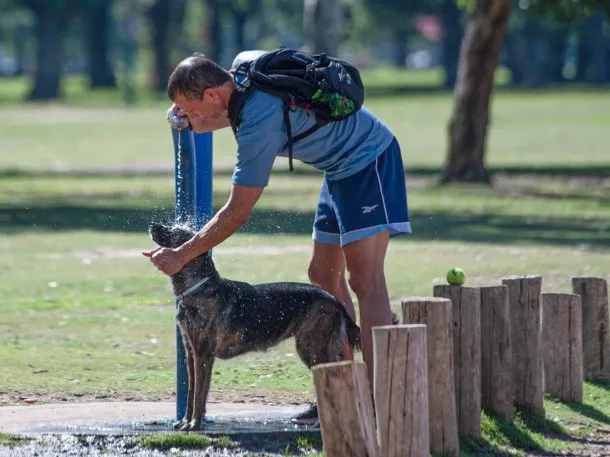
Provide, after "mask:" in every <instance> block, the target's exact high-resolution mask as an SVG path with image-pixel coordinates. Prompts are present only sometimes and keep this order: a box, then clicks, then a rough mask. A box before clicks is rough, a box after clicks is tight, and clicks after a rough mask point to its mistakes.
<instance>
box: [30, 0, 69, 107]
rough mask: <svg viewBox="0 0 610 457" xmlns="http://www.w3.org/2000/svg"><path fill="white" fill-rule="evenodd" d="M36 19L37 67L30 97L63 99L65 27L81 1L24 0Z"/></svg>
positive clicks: (32, 98)
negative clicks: (62, 78) (62, 79)
mask: <svg viewBox="0 0 610 457" xmlns="http://www.w3.org/2000/svg"><path fill="white" fill-rule="evenodd" d="M23 3H24V5H25V6H26V7H28V8H29V9H30V10H31V11H32V13H33V14H34V17H35V19H36V70H35V73H34V84H33V87H32V89H31V91H30V93H29V95H28V98H29V99H30V100H49V99H55V98H60V97H61V96H62V94H61V86H60V84H61V77H62V44H63V38H64V30H65V29H66V24H67V22H68V20H69V19H70V17H71V16H72V15H73V13H74V11H75V10H76V8H77V7H78V0H25V1H24V2H23Z"/></svg>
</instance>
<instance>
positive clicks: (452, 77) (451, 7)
mask: <svg viewBox="0 0 610 457" xmlns="http://www.w3.org/2000/svg"><path fill="white" fill-rule="evenodd" d="M440 12H441V19H442V21H443V30H444V36H443V42H442V45H441V47H442V61H443V69H444V70H445V82H444V86H445V88H447V89H452V90H453V89H454V88H455V84H456V82H457V71H458V62H459V59H460V43H461V42H462V39H463V37H464V27H463V26H462V11H461V10H460V9H459V8H458V6H457V5H456V3H455V1H454V0H445V1H444V2H443V4H442V5H441V10H440Z"/></svg>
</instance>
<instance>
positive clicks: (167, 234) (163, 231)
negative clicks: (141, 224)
mask: <svg viewBox="0 0 610 457" xmlns="http://www.w3.org/2000/svg"><path fill="white" fill-rule="evenodd" d="M148 233H149V234H150V237H151V239H152V240H153V241H154V242H155V243H157V244H158V245H159V246H161V247H162V248H171V247H172V229H171V227H168V226H167V225H163V224H161V223H159V222H152V223H151V224H150V226H149V227H148Z"/></svg>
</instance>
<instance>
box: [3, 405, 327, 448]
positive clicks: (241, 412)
mask: <svg viewBox="0 0 610 457" xmlns="http://www.w3.org/2000/svg"><path fill="white" fill-rule="evenodd" d="M306 407H307V405H300V406H270V405H259V404H243V403H218V404H210V405H209V407H208V408H209V411H210V412H209V414H208V416H207V420H206V422H205V423H204V424H203V429H202V430H201V431H196V432H188V433H191V434H193V433H197V434H205V435H208V436H210V437H212V438H214V437H220V436H227V437H228V438H229V439H230V440H231V441H232V442H233V443H235V445H236V447H235V448H232V449H218V448H216V447H214V446H210V447H209V448H207V449H199V450H189V449H176V448H174V449H170V450H158V449H155V450H151V449H142V448H139V447H138V446H134V445H133V444H132V443H133V440H134V439H136V438H137V436H138V435H145V434H156V433H166V432H173V428H172V423H173V421H174V417H173V416H174V414H175V405H174V404H173V403H159V402H141V403H140V402H124V403H119V402H116V403H112V402H111V403H82V404H58V405H31V406H18V407H2V408H0V431H3V432H11V433H16V434H19V435H20V436H24V437H28V438H30V441H28V442H27V443H26V444H24V445H22V446H16V447H12V448H9V447H6V446H4V447H3V446H0V457H4V456H15V457H21V456H30V455H38V456H55V455H57V456H59V455H62V456H66V455H79V456H81V455H82V456H93V455H95V456H98V455H104V456H123V455H131V456H153V455H155V456H158V455H172V456H173V455H184V456H190V455H206V456H209V457H215V456H240V457H241V456H247V457H250V456H259V455H265V456H269V455H286V454H285V451H286V449H287V447H289V448H290V449H291V450H292V451H294V453H293V452H291V454H290V455H306V454H307V453H308V452H307V451H304V453H301V452H300V451H299V452H297V451H298V449H297V448H296V447H297V444H296V443H298V442H299V440H303V438H305V439H307V440H309V441H310V442H312V443H317V445H316V446H314V447H315V448H317V449H315V450H319V447H320V445H321V437H320V430H319V428H318V427H306V426H295V425H293V424H292V423H291V422H290V418H291V417H292V416H293V415H294V414H296V413H298V412H300V411H303V410H304V409H305V408H306ZM176 433H185V432H176ZM312 450H313V449H312Z"/></svg>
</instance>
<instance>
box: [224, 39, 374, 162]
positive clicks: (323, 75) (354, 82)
mask: <svg viewBox="0 0 610 457" xmlns="http://www.w3.org/2000/svg"><path fill="white" fill-rule="evenodd" d="M232 73H233V76H234V77H235V80H236V82H237V89H236V90H235V91H234V92H233V94H232V95H231V99H230V101H229V113H228V114H229V120H230V122H231V127H232V129H233V132H234V133H237V130H238V129H239V124H240V121H241V117H240V112H241V109H242V107H243V105H244V103H245V101H246V99H247V98H248V96H249V95H250V94H251V93H252V92H253V89H258V90H261V91H264V92H268V93H270V94H272V95H273V96H275V97H278V98H281V99H282V100H284V122H285V123H286V130H287V133H288V141H287V146H288V160H289V166H290V170H291V171H292V170H293V167H292V145H293V144H294V143H295V142H297V141H299V140H302V139H303V138H305V137H307V136H309V135H311V134H312V133H314V132H315V131H316V130H318V129H319V128H320V127H322V126H324V125H326V124H327V123H329V122H333V121H341V120H343V119H346V118H348V117H349V116H351V115H352V114H354V113H356V112H357V111H358V110H359V109H360V108H361V106H362V103H363V101H364V87H363V85H362V80H361V78H360V73H359V72H358V70H357V69H356V67H354V66H353V65H352V64H350V63H348V62H346V61H344V60H340V59H337V58H334V57H329V56H327V55H326V54H316V55H309V54H306V53H304V52H301V51H297V50H293V49H287V48H285V47H282V48H279V49H276V50H274V51H270V52H266V53H264V54H262V55H261V56H260V57H257V58H256V59H255V60H252V61H247V62H243V63H241V64H240V65H238V66H237V67H236V68H235V69H233V70H232ZM240 77H241V78H243V79H242V81H243V82H241V81H240V82H238V79H240ZM296 107H301V108H304V109H305V112H307V113H309V112H313V113H315V115H316V124H315V125H314V126H312V127H311V128H309V129H307V130H306V131H304V132H302V133H300V134H299V135H296V136H294V137H293V136H292V128H291V125H290V119H289V117H288V113H289V112H290V111H291V110H295V109H296Z"/></svg>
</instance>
